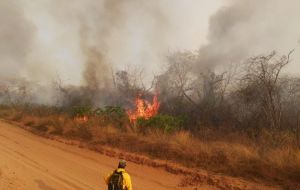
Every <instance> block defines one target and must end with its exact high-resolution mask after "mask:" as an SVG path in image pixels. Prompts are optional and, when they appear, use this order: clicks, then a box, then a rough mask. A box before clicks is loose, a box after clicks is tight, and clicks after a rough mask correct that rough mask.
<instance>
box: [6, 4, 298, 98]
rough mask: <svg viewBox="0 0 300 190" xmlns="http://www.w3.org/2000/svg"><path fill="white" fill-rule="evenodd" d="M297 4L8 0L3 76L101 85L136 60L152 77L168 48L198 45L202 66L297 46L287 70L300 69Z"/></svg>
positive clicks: (191, 47)
mask: <svg viewBox="0 0 300 190" xmlns="http://www.w3.org/2000/svg"><path fill="white" fill-rule="evenodd" d="M220 7H221V8H220ZM299 10H300V1H299V0H264V1H260V0H211V1H206V0H186V1H182V0H164V1H161V0H153V1H147V0H127V1H120V0H85V1H82V0H72V1H68V0H60V1H58V0H32V1H24V0H14V1H9V0H2V1H0V24H1V26H3V27H1V28H0V78H12V77H14V76H18V77H19V76H21V77H24V78H26V79H27V80H28V81H35V83H39V84H41V85H49V84H51V83H52V81H53V80H55V79H57V76H59V78H60V79H61V80H62V81H63V84H75V85H86V86H88V88H89V89H94V87H95V85H96V86H98V87H97V88H103V87H107V86H109V85H110V84H111V80H112V79H111V77H112V70H116V69H123V68H124V67H126V66H127V65H130V64H134V65H137V66H139V67H143V68H144V70H145V74H146V75H147V77H148V79H149V78H151V77H152V76H153V73H157V72H159V71H160V69H161V68H163V65H164V64H165V62H164V61H165V59H164V58H165V56H166V55H167V54H168V52H170V51H171V52H172V51H174V50H196V49H199V52H200V53H199V55H200V56H199V60H198V62H197V64H196V65H195V67H196V69H195V71H196V72H199V71H201V70H202V68H203V67H215V66H216V65H224V64H227V63H230V62H240V61H241V60H244V59H246V58H248V57H249V56H252V55H255V54H260V53H268V52H269V51H271V50H277V51H279V52H280V53H286V52H288V51H289V50H290V49H294V48H296V51H295V53H294V54H293V57H292V59H293V63H292V64H291V65H290V66H289V67H290V68H289V71H290V72H294V73H300V66H299V60H300V51H298V50H297V49H298V46H299V44H298V43H297V42H298V41H299V39H300V24H299V23H298V22H299V21H298V18H300V12H299ZM211 15H212V16H211ZM210 16H211V17H210ZM209 17H210V19H209ZM205 44H206V45H205ZM147 77H146V78H147ZM48 90H49V91H52V90H51V88H50V87H49V88H48ZM34 91H39V90H34ZM47 94H50V93H49V92H47ZM48 99H49V98H48ZM40 101H41V100H39V102H40ZM46 102H51V100H47V101H46Z"/></svg>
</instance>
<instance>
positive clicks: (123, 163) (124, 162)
mask: <svg viewBox="0 0 300 190" xmlns="http://www.w3.org/2000/svg"><path fill="white" fill-rule="evenodd" d="M125 167H126V161H125V160H120V161H119V168H125Z"/></svg>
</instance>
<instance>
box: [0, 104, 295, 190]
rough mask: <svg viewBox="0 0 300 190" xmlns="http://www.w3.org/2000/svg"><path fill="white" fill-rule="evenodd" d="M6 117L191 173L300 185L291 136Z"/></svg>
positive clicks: (11, 114) (55, 117) (61, 118)
mask: <svg viewBox="0 0 300 190" xmlns="http://www.w3.org/2000/svg"><path fill="white" fill-rule="evenodd" d="M8 113H9V114H8ZM0 117H2V118H6V119H10V120H14V121H18V122H21V123H22V124H24V125H26V126H28V127H30V128H32V130H35V131H39V132H42V133H47V134H54V135H60V136H63V137H65V138H69V139H77V140H81V141H85V142H88V143H90V144H93V145H101V146H102V145H105V146H110V147H113V148H118V149H120V150H125V151H127V152H132V153H137V154H141V155H145V156H148V157H150V158H154V159H155V158H157V159H162V160H169V161H173V162H176V163H180V164H182V165H184V166H186V167H190V168H201V169H207V170H209V171H212V172H217V173H221V174H226V175H230V176H239V177H244V178H247V179H252V180H262V181H264V182H266V183H276V184H279V185H281V186H282V187H283V188H286V189H295V188H294V187H296V188H298V187H299V185H300V184H299V182H300V150H299V149H298V148H296V147H295V146H293V138H292V137H291V136H290V135H289V134H288V133H282V134H279V133H277V134H276V135H277V137H275V136H274V134H270V132H267V131H263V132H262V133H261V136H260V138H258V141H257V142H255V141H253V140H251V139H250V138H248V137H247V136H246V135H244V134H243V133H240V132H236V131H232V132H231V133H230V131H226V134H227V135H224V133H223V136H222V135H221V134H222V133H220V134H218V132H216V131H214V130H211V129H208V131H205V133H204V132H203V133H202V136H201V135H200V137H199V136H197V137H195V136H194V135H193V134H191V133H190V132H188V131H179V132H176V133H173V134H164V133H162V132H160V131H152V133H149V134H139V133H137V132H133V131H132V130H130V128H125V129H124V128H120V127H116V126H114V125H113V124H109V125H104V124H103V122H102V121H101V118H91V119H90V120H89V122H88V123H77V122H75V121H74V120H73V119H72V118H70V117H69V116H67V115H61V114H57V115H54V114H52V115H48V116H34V115H32V114H24V113H21V112H18V111H15V110H10V111H9V112H8V111H7V110H1V111H0ZM213 135H215V136H213ZM212 136H213V137H212ZM274 139H277V140H276V142H274V141H275V140H274ZM278 139H279V140H278ZM278 142H280V143H278Z"/></svg>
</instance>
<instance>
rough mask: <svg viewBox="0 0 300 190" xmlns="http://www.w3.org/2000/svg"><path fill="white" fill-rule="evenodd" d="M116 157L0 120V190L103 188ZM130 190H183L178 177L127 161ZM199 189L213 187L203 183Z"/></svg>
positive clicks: (82, 189)
mask: <svg viewBox="0 0 300 190" xmlns="http://www.w3.org/2000/svg"><path fill="white" fill-rule="evenodd" d="M116 163H117V160H116V159H113V158H110V157H107V156H104V155H101V154H98V153H96V152H92V151H89V150H85V149H80V148H77V147H75V146H70V145H66V144H63V143H59V142H56V141H52V140H48V139H44V138H42V137H38V136H36V135H33V134H31V133H29V132H27V131H25V130H23V129H21V128H18V127H16V126H13V125H11V124H7V123H5V122H3V121H1V120H0V189H1V190H93V189H106V187H105V184H104V182H103V175H105V174H106V173H107V172H110V171H111V170H113V169H114V167H115V165H116ZM127 170H128V172H129V173H130V174H131V177H132V181H133V187H134V190H160V189H162V190H164V189H166V190H167V189H183V188H179V187H178V186H177V184H178V183H179V182H180V176H176V175H173V174H169V173H167V172H165V171H163V170H160V169H154V168H150V167H146V166H140V165H136V164H134V163H128V168H127ZM201 189H214V188H212V187H208V186H203V188H201Z"/></svg>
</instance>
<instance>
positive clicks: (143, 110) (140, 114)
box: [127, 95, 160, 123]
mask: <svg viewBox="0 0 300 190" xmlns="http://www.w3.org/2000/svg"><path fill="white" fill-rule="evenodd" d="M135 106H136V110H134V111H132V110H127V115H128V118H129V120H130V122H131V123H135V122H136V121H137V119H138V118H144V119H150V118H151V117H153V116H155V115H156V114H157V113H158V109H159V106H160V103H159V102H158V100H157V96H156V95H155V96H154V97H153V101H152V104H151V103H150V102H148V101H146V100H143V99H141V98H140V96H139V97H137V98H136V100H135Z"/></svg>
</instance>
